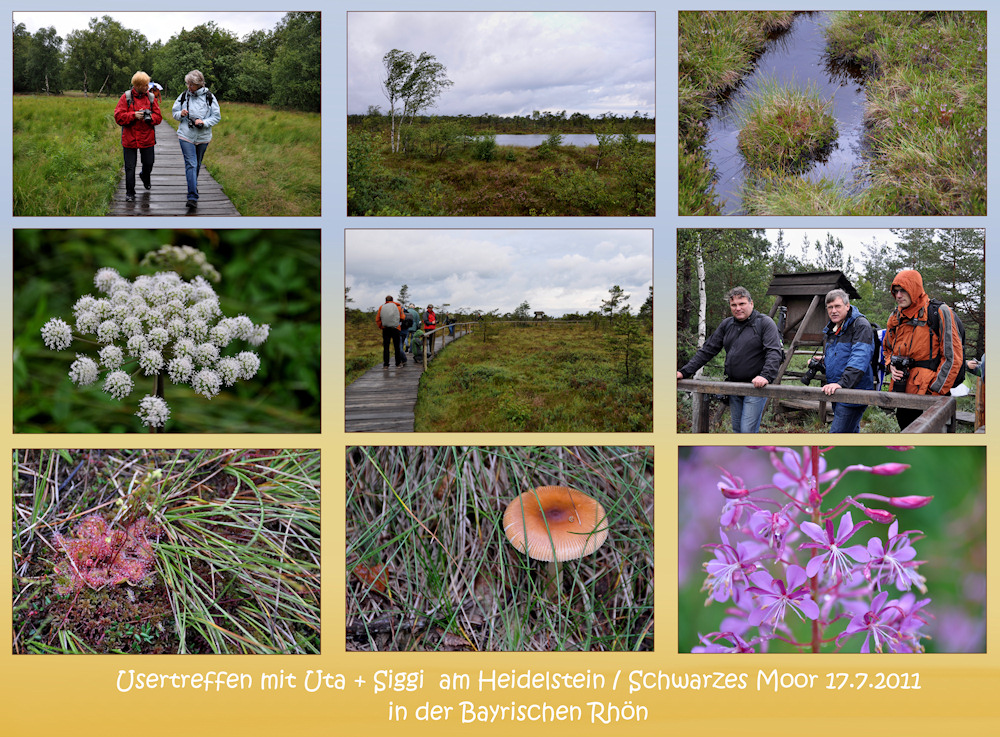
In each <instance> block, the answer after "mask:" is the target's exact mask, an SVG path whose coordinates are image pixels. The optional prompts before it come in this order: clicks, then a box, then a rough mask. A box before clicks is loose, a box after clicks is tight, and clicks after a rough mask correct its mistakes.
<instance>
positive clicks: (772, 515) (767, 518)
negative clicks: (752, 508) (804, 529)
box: [747, 506, 792, 550]
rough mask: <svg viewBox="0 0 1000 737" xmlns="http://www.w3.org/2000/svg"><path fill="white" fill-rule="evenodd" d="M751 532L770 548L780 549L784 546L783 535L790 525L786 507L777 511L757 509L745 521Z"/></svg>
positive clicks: (790, 521)
mask: <svg viewBox="0 0 1000 737" xmlns="http://www.w3.org/2000/svg"><path fill="white" fill-rule="evenodd" d="M747 526H748V527H749V529H750V532H751V534H753V536H754V537H756V538H757V539H758V540H761V541H763V542H766V543H767V545H768V547H770V548H771V549H772V550H782V549H783V548H784V547H785V535H786V533H787V532H788V530H789V528H791V526H792V520H791V518H790V517H789V516H788V507H787V506H785V507H782V508H781V509H780V510H779V511H777V512H768V511H767V510H764V509H759V510H757V511H756V512H754V514H753V516H752V517H750V522H749V523H747Z"/></svg>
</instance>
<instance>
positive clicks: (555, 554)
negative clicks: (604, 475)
mask: <svg viewBox="0 0 1000 737" xmlns="http://www.w3.org/2000/svg"><path fill="white" fill-rule="evenodd" d="M503 529H504V532H505V533H506V535H507V539H508V540H510V542H511V545H513V546H514V547H515V548H517V550H519V551H520V552H522V553H527V554H528V557H529V558H534V559H535V560H544V561H548V563H549V564H548V566H547V577H548V587H547V591H548V593H549V596H550V598H551V595H552V593H553V592H554V590H555V587H556V586H557V585H558V579H559V574H560V572H561V569H562V562H563V561H564V560H572V559H573V558H582V557H583V556H585V555H590V554H591V553H593V552H594V551H596V550H597V549H598V548H599V547H601V545H603V544H604V541H605V540H607V539H608V526H607V522H606V514H605V512H604V507H602V506H601V505H600V503H599V502H598V501H597V500H596V499H592V498H591V497H589V496H587V495H586V494H584V493H583V492H582V491H577V490H576V489H571V488H570V487H568V486H539V487H538V488H537V489H532V490H531V491H526V492H524V493H523V494H521V495H520V496H518V497H515V498H514V499H513V500H512V501H511V503H510V504H508V505H507V511H506V512H504V515H503Z"/></svg>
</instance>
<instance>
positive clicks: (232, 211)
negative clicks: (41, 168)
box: [108, 122, 240, 217]
mask: <svg viewBox="0 0 1000 737" xmlns="http://www.w3.org/2000/svg"><path fill="white" fill-rule="evenodd" d="M211 155H212V147H211V145H209V147H208V152H207V153H206V156H209V157H210V156H211ZM153 157H154V160H153V172H152V175H151V176H150V178H149V182H150V185H151V189H145V188H144V187H143V185H142V181H140V179H139V172H140V171H141V169H142V162H141V161H137V162H136V172H135V180H136V181H135V201H134V202H126V201H125V176H124V174H123V175H122V180H121V182H120V183H119V185H118V189H117V190H116V191H115V194H114V196H113V197H112V199H111V204H110V206H109V208H108V215H113V216H116V217H135V216H142V215H154V216H178V217H180V216H183V217H197V216H199V215H200V216H212V217H236V216H239V214H240V213H239V212H238V211H237V210H236V207H235V206H234V205H233V203H232V202H231V201H230V199H229V197H227V196H226V193H225V192H224V191H223V190H222V187H221V186H219V183H218V182H216V181H215V179H214V178H213V177H212V175H211V174H209V172H208V170H207V169H206V168H205V166H204V165H202V167H201V173H200V175H199V176H198V206H197V207H196V208H194V209H189V208H188V206H187V180H186V179H185V176H184V171H185V168H184V156H183V155H182V154H181V147H180V143H178V141H177V132H176V131H175V130H174V129H173V128H172V127H171V126H170V124H169V123H166V122H163V123H160V124H159V125H158V126H156V146H155V147H154V148H153Z"/></svg>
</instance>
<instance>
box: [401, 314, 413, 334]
mask: <svg viewBox="0 0 1000 737" xmlns="http://www.w3.org/2000/svg"><path fill="white" fill-rule="evenodd" d="M403 314H406V318H405V319H404V320H403V322H401V323H400V324H399V329H400V330H409V329H410V328H412V327H413V318H412V317H410V316H409V314H407V313H403Z"/></svg>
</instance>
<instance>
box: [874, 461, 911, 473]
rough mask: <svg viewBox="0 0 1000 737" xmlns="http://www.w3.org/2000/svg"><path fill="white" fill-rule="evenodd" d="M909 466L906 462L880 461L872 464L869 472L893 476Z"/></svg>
mask: <svg viewBox="0 0 1000 737" xmlns="http://www.w3.org/2000/svg"><path fill="white" fill-rule="evenodd" d="M909 467H910V465H909V464H908V463H880V464H878V465H877V466H872V467H871V469H870V472H871V473H873V474H875V475H876V476H895V475H896V474H899V473H902V472H903V471H905V470H906V469H908V468H909Z"/></svg>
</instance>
